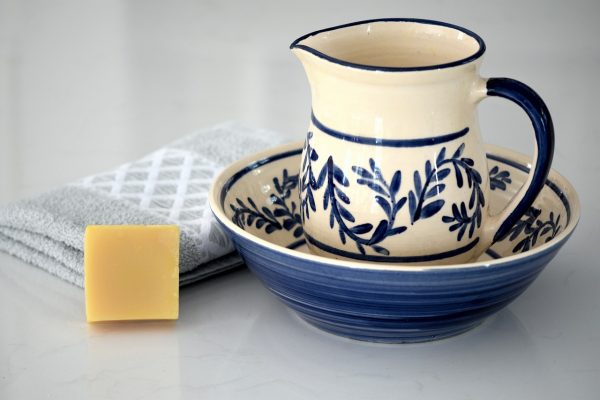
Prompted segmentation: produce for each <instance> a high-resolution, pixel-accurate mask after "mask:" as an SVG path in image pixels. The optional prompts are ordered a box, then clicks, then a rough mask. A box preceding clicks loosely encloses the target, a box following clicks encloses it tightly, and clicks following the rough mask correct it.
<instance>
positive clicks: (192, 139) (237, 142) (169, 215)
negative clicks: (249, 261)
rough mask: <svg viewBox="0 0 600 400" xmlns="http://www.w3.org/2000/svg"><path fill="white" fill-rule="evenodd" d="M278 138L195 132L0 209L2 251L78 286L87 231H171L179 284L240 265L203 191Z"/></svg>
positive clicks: (224, 128) (224, 127)
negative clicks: (177, 241)
mask: <svg viewBox="0 0 600 400" xmlns="http://www.w3.org/2000/svg"><path fill="white" fill-rule="evenodd" d="M279 142H281V138H280V136H279V135H277V134H275V133H273V132H270V131H265V130H256V129H249V128H245V127H243V126H240V125H237V124H233V123H226V124H221V125H218V126H215V127H213V128H210V129H207V130H203V131H200V132H197V133H193V134H191V135H189V136H187V137H184V138H183V139H180V140H178V141H176V142H174V143H171V144H170V145H167V146H166V147H163V148H161V149H159V150H157V151H155V152H153V153H151V154H149V155H148V156H146V157H143V158H142V159H140V160H137V161H134V162H131V163H127V164H124V165H121V166H120V167H118V168H116V169H114V170H112V171H109V172H104V173H100V174H96V175H92V176H89V177H87V178H84V179H81V180H79V181H77V182H74V183H72V184H69V185H66V186H63V187H60V188H58V189H55V190H52V191H50V192H47V193H44V194H42V195H40V196H37V197H34V198H31V199H26V200H20V201H17V202H15V203H13V204H9V205H8V206H6V207H4V208H1V209H0V251H4V252H6V253H9V254H12V255H14V256H16V257H18V258H20V259H22V260H24V261H25V262H27V263H30V264H33V265H35V266H38V267H40V268H42V269H44V270H46V271H48V272H50V273H52V274H54V275H56V276H59V277H60V278H62V279H64V280H66V281H69V282H71V283H73V284H75V285H77V286H80V287H83V236H84V232H85V227H86V226H87V225H119V224H143V225H153V224H177V225H179V227H180V229H181V251H180V285H186V284H188V283H192V282H195V281H198V280H200V279H203V278H206V277H208V276H211V275H214V274H216V273H219V272H223V271H226V270H229V269H232V268H235V267H237V266H240V265H241V264H242V261H241V260H240V258H239V257H238V256H237V254H235V253H234V252H233V246H232V244H231V242H230V241H229V239H228V238H227V236H226V235H225V234H224V233H223V232H222V231H221V229H220V227H219V226H218V224H217V223H216V221H215V220H214V218H213V216H212V213H211V211H210V208H209V205H208V189H209V186H210V183H211V181H212V179H213V178H214V176H215V175H216V173H218V172H219V170H220V169H221V168H223V167H224V166H225V165H227V164H229V163H231V162H233V161H235V160H237V159H239V158H240V157H242V156H244V155H247V154H251V153H253V152H256V151H259V150H262V149H264V148H266V147H268V146H272V145H273V144H276V143H279Z"/></svg>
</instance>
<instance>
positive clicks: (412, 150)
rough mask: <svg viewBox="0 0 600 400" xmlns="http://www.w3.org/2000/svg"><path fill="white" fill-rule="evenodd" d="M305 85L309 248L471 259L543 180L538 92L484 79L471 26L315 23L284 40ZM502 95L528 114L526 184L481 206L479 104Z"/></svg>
mask: <svg viewBox="0 0 600 400" xmlns="http://www.w3.org/2000/svg"><path fill="white" fill-rule="evenodd" d="M290 47H291V49H292V51H293V53H294V54H295V55H296V56H297V57H298V58H299V59H300V61H301V62H302V65H303V66H304V69H305V71H306V75H307V77H308V80H309V83H310V87H311V93H312V113H311V122H310V126H309V129H308V133H307V136H306V141H305V146H304V151H303V155H302V163H301V166H300V167H301V172H300V197H301V198H300V201H301V206H302V213H301V215H302V221H303V227H304V232H305V238H306V241H307V243H308V245H309V248H310V249H311V251H312V252H314V253H316V254H320V255H324V256H328V257H336V258H352V259H359V260H364V261H373V262H391V263H416V264H441V265H442V264H449V263H462V262H467V261H469V260H472V259H474V258H476V257H478V256H479V255H480V254H481V253H483V252H484V251H485V250H486V249H487V248H488V247H489V246H490V245H491V244H492V243H493V242H494V241H496V240H499V239H501V238H503V236H505V235H506V234H507V232H508V231H509V230H510V228H511V227H512V226H513V225H514V223H515V222H517V221H518V220H519V219H520V218H521V216H522V215H523V214H524V212H525V211H526V210H527V209H528V208H529V207H530V206H531V204H532V202H533V201H534V200H535V198H536V196H537V194H538V193H539V191H540V190H541V188H542V187H543V185H544V182H545V179H546V176H547V174H548V171H549V170H550V164H551V161H552V155H553V149H554V134H553V127H552V120H551V118H550V114H549V112H548V109H547V107H546V106H545V104H544V102H543V101H542V99H541V98H540V97H539V96H538V95H537V94H536V93H535V92H534V91H533V90H532V89H530V88H529V87H528V86H526V85H524V84H522V83H520V82H517V81H515V80H512V79H507V78H491V79H485V78H482V77H480V76H479V73H478V71H479V66H480V64H481V60H482V56H483V54H484V52H485V44H484V42H483V40H482V39H481V38H480V37H479V36H478V35H477V34H475V33H473V32H471V31H469V30H467V29H465V28H462V27H459V26H455V25H451V24H448V23H443V22H438V21H429V20H418V19H378V20H369V21H360V22H355V23H351V24H346V25H341V26H337V27H333V28H328V29H323V30H320V31H317V32H313V33H310V34H307V35H304V36H302V37H300V38H299V39H297V40H296V41H294V42H293V43H292V45H291V46H290ZM487 96H499V97H504V98H506V99H509V100H511V101H513V102H515V103H516V104H518V105H519V106H520V107H521V108H522V109H523V110H524V111H525V112H526V113H527V115H528V116H529V118H530V119H531V122H532V123H533V128H534V133H535V140H536V152H535V159H534V160H533V165H532V167H531V172H530V176H529V179H528V181H527V182H526V183H525V184H524V186H523V187H522V188H521V190H520V191H519V192H518V193H517V194H516V195H515V197H514V199H513V200H512V201H511V202H510V204H508V205H507V206H506V208H505V209H504V210H502V211H501V212H500V213H498V214H496V215H490V213H489V211H488V204H489V201H488V198H489V190H490V188H489V176H488V172H487V171H488V169H487V165H486V155H485V151H484V147H483V141H482V138H481V134H480V131H479V126H478V122H477V112H476V106H477V104H478V103H479V102H480V101H481V100H482V99H484V98H486V97H487Z"/></svg>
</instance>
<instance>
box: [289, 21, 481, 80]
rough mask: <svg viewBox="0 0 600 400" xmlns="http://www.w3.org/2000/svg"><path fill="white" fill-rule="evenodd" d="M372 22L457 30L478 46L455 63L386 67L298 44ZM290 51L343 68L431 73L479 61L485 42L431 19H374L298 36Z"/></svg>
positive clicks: (470, 33)
mask: <svg viewBox="0 0 600 400" xmlns="http://www.w3.org/2000/svg"><path fill="white" fill-rule="evenodd" d="M373 22H409V23H418V24H424V25H436V26H442V27H445V28H451V29H455V30H458V31H460V32H462V33H464V34H466V35H468V36H470V37H471V38H473V39H474V40H475V41H476V42H477V44H478V45H479V49H478V50H477V51H476V52H475V53H473V54H471V55H470V56H468V57H464V58H461V59H459V60H455V61H451V62H447V63H440V64H431V65H423V66H414V67H386V66H377V65H369V64H359V63H353V62H350V61H344V60H342V59H339V58H336V57H332V56H330V55H328V54H325V53H323V52H321V51H319V50H317V49H315V48H312V47H310V46H307V45H304V44H299V43H300V42H302V41H303V40H305V39H307V38H309V37H311V36H315V35H318V34H321V33H323V32H330V31H335V30H338V29H343V28H348V27H351V26H357V25H364V24H369V23H373ZM290 49H291V50H293V49H300V50H305V51H307V52H309V53H311V54H313V55H315V56H317V57H319V58H322V59H325V60H327V61H329V62H332V63H335V64H338V65H342V66H345V67H350V68H355V69H360V70H366V71H383V72H415V71H431V70H437V69H445V68H452V67H457V66H460V65H465V64H469V63H470V62H472V61H475V60H477V59H479V58H480V57H481V56H482V55H483V54H484V53H485V50H486V46H485V42H484V41H483V39H482V38H481V36H479V35H478V34H476V33H475V32H473V31H471V30H469V29H467V28H464V27H462V26H460V25H455V24H451V23H448V22H442V21H436V20H432V19H422V18H375V19H366V20H362V21H355V22H350V23H346V24H342V25H336V26H332V27H329V28H324V29H319V30H317V31H314V32H310V33H307V34H305V35H302V36H300V37H299V38H298V39H296V40H294V41H293V42H292V44H290Z"/></svg>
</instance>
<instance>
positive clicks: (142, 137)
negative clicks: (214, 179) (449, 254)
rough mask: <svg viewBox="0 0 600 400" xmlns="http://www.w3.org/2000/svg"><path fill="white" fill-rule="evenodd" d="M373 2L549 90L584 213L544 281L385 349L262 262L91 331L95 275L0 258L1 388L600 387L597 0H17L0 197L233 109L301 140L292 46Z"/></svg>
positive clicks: (203, 391) (494, 391)
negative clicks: (88, 312)
mask: <svg viewBox="0 0 600 400" xmlns="http://www.w3.org/2000/svg"><path fill="white" fill-rule="evenodd" d="M376 17H421V18H430V19H438V20H443V21H447V22H452V23H456V24H459V25H463V26H465V27H467V28H469V29H472V30H474V31H475V32H477V33H479V34H480V35H481V36H483V38H484V40H485V41H486V43H487V46H488V51H487V54H486V56H485V61H484V64H483V68H482V74H483V75H484V76H508V77H512V78H516V79H519V80H522V81H524V82H525V83H527V84H529V85H531V86H532V87H533V88H534V89H536V90H537V91H538V92H539V93H540V95H542V97H543V98H544V99H545V101H546V102H547V104H548V106H549V108H550V111H551V113H552V116H553V118H554V124H555V128H556V153H555V159H554V164H553V165H554V168H556V169H557V170H558V171H560V172H561V173H562V174H564V175H565V176H566V177H567V178H568V179H569V180H570V181H571V182H572V183H573V184H574V186H575V188H576V189H577V190H578V191H579V193H580V196H581V202H582V208H583V212H582V221H581V223H580V225H579V227H578V228H577V231H576V232H575V234H574V235H573V237H572V239H571V241H570V242H569V243H568V244H567V245H566V246H565V247H564V248H563V250H562V251H561V253H560V254H559V255H558V256H557V257H556V259H555V260H554V261H553V262H552V263H551V264H550V265H549V266H548V267H547V269H546V270H545V271H544V272H543V273H542V275H541V276H540V277H539V278H538V280H537V281H536V282H535V283H534V284H533V285H532V287H530V288H529V290H528V291H527V292H526V293H525V294H524V295H523V296H522V297H520V298H519V299H518V300H517V301H516V302H514V303H513V304H511V305H510V306H509V307H508V308H507V309H506V310H504V311H502V312H501V313H500V314H499V315H498V316H497V317H495V318H492V319H491V320H489V321H488V322H486V323H485V324H484V325H483V326H481V327H479V328H477V329H476V330H474V331H472V332H470V333H468V334H465V335H463V336H459V337H457V338H453V339H449V340H445V341H441V342H438V343H430V344H420V345H403V346H385V345H372V344H363V343H359V342H353V341H349V340H345V339H339V338H336V337H333V336H330V335H327V334H323V333H320V332H317V331H316V330H314V329H312V328H309V327H307V326H306V325H305V324H303V323H302V322H300V321H299V320H298V319H297V318H296V317H295V316H293V315H292V314H291V313H289V312H288V311H287V310H286V309H285V308H284V307H283V306H282V305H281V304H280V303H279V302H278V301H277V300H276V299H275V298H274V297H273V296H271V295H269V294H268V293H267V292H266V290H265V289H263V288H262V286H261V285H260V284H259V283H258V281H257V280H256V279H255V278H254V277H253V276H252V275H250V273H248V272H247V271H239V272H235V273H232V274H228V275H226V276H223V277H219V278H216V279H213V280H210V281H208V282H204V283H201V284H198V285H195V286H193V287H191V288H188V289H185V290H184V291H183V292H182V293H181V319H180V320H179V321H178V322H177V323H176V324H158V323H146V324H134V325H104V326H100V327H92V326H88V325H87V324H86V323H85V322H84V319H85V316H84V304H83V292H82V291H81V290H79V289H77V288H75V287H71V286H70V285H68V284H66V283H64V282H62V281H59V280H58V279H56V278H54V277H51V276H49V275H47V274H46V273H43V272H41V271H38V270H37V269H34V268H32V267H29V266H26V265H25V264H23V263H21V262H19V261H16V260H14V259H12V258H10V257H8V256H6V255H0V399H13V398H15V399H23V398H36V399H37V398H46V397H48V398H59V399H67V398H76V399H80V398H98V399H107V398H128V399H133V398H137V397H139V398H145V399H148V398H169V399H176V398H180V397H181V398H200V397H201V398H204V399H206V398H228V397H230V398H259V397H262V398H273V399H284V398H285V399H294V398H328V399H331V398H340V399H342V398H343V399H352V398H365V399H371V398H378V399H386V398H411V399H412V398H431V399H434V398H437V399H439V398H444V399H471V398H472V399H482V398H487V399H491V398H498V399H504V398H507V399H509V398H510V399H515V398H523V399H533V398H545V399H567V398H568V399H594V398H598V396H599V395H598V393H600V370H599V367H600V295H599V290H598V286H599V283H600V266H599V265H598V264H599V261H598V256H597V255H596V254H595V252H594V250H595V249H597V247H598V246H597V243H598V237H599V234H600V227H599V226H600V224H599V223H600V218H599V216H600V207H599V206H598V204H599V203H598V201H597V197H598V195H600V193H599V191H598V185H599V183H600V182H599V177H598V175H599V172H600V160H599V157H598V148H599V147H600V140H599V135H600V128H599V124H598V114H599V111H598V100H597V96H598V93H599V92H600V78H599V73H600V45H599V44H598V42H599V40H600V39H599V38H600V24H599V23H598V19H599V17H600V2H598V1H569V2H558V1H556V2H555V1H552V2H551V1H530V2H526V1H524V0H514V1H502V2H485V1H472V2H468V1H445V0H444V1H442V0H437V1H428V2H425V1H410V2H408V1H400V0H394V1H368V2H367V1H364V0H363V1H341V0H339V1H334V2H325V1H313V0H310V1H272V2H268V1H254V2H252V1H246V2H242V1H240V2H225V1H162V2H161V1H116V0H106V1H81V0H55V1H43V0H35V1H32V0H23V1H12V0H0V205H1V204H5V203H6V202H8V201H11V200H15V199H18V198H21V197H25V196H29V195H33V194H35V193H40V192H42V191H44V190H47V189H50V188H52V187H55V186H59V185H61V184H63V183H65V182H68V181H71V180H73V179H76V178H79V177H81V176H84V175H88V174H91V173H94V172H98V171H101V170H105V169H110V168H112V167H114V166H116V165H118V164H120V163H122V162H125V161H129V160H131V159H134V158H137V157H139V156H142V155H144V154H146V153H148V152H149V151H151V150H153V149H155V148H157V147H160V146H161V145H163V144H165V143H167V142H169V141H171V140H173V139H176V138H178V137H180V136H182V135H184V134H186V133H189V132H191V131H193V130H195V129H197V128H202V127H206V126H207V125H212V124H215V123H218V122H222V121H224V120H237V121H239V122H242V123H244V124H246V125H250V126H257V127H266V128H270V129H273V130H277V131H279V132H281V134H282V135H285V137H286V138H289V139H290V140H301V139H303V135H304V133H305V129H306V127H307V126H308V116H309V112H310V111H309V110H310V98H309V95H310V94H309V89H308V84H307V82H306V79H305V77H304V73H303V71H302V68H301V66H300V64H299V62H298V61H297V60H295V59H294V57H293V56H292V54H291V53H290V52H289V50H288V46H289V44H290V42H291V41H292V40H293V39H295V38H296V37H298V36H300V35H301V34H304V33H307V32H309V31H313V30H316V29H319V28H324V27H328V26H332V25H336V24H340V23H345V22H351V21H354V20H360V19H367V18H376ZM480 120H481V125H482V131H483V133H484V137H485V139H486V140H487V141H489V142H492V143H495V144H500V145H504V146H508V147H511V148H514V149H518V150H520V151H522V152H526V153H528V154H529V153H531V151H532V138H533V135H532V133H531V127H530V124H529V122H528V120H527V118H526V117H525V115H524V114H523V113H522V112H521V111H520V110H519V109H517V107H516V106H514V105H512V104H510V103H508V102H506V101H503V100H501V99H491V100H486V101H484V102H483V103H482V104H481V106H480Z"/></svg>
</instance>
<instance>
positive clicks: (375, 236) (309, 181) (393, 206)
mask: <svg viewBox="0 0 600 400" xmlns="http://www.w3.org/2000/svg"><path fill="white" fill-rule="evenodd" d="M312 136H313V135H312V132H308V135H307V139H306V143H305V146H304V159H303V160H302V166H301V169H302V180H301V184H300V190H301V192H302V193H303V195H304V196H303V199H302V203H301V211H302V219H303V220H304V219H309V218H310V212H311V210H312V211H316V209H317V207H316V202H315V198H314V191H315V190H318V189H321V188H322V187H325V191H324V193H323V209H324V210H328V209H329V210H330V213H329V226H330V227H331V228H334V227H335V225H336V224H337V226H338V234H339V237H340V241H341V242H342V243H343V244H346V242H347V239H348V238H350V239H351V240H352V241H353V242H354V243H355V244H356V247H357V249H358V251H359V252H360V253H361V254H366V251H365V247H369V248H371V249H373V250H374V251H375V252H377V253H379V254H383V255H389V251H388V250H387V249H386V248H384V247H382V246H380V245H379V243H380V242H382V241H383V240H384V239H385V238H387V237H389V236H392V235H398V234H400V233H402V232H404V231H405V230H406V227H405V226H398V227H394V222H395V219H396V215H397V213H398V211H399V210H400V209H401V208H402V206H403V205H404V203H406V198H405V197H403V198H401V199H398V200H397V199H396V197H397V194H398V191H399V190H400V184H401V180H402V177H401V173H400V171H396V172H395V173H394V175H393V177H392V180H391V183H390V184H388V183H387V181H386V180H385V178H384V177H383V175H382V173H381V169H380V168H379V167H378V166H377V165H376V164H375V161H374V160H373V159H370V160H369V168H370V171H369V170H367V169H365V168H362V167H358V166H354V167H352V170H353V171H354V172H355V173H356V174H357V175H358V179H357V181H356V182H357V183H358V184H359V185H365V186H367V187H369V188H370V189H371V190H373V191H375V192H376V193H377V195H376V196H375V201H376V202H377V204H379V206H380V207H381V208H382V209H383V211H384V212H385V214H386V217H387V219H382V220H381V221H380V222H379V223H378V225H377V227H375V229H373V228H374V227H373V225H372V224H370V223H364V224H359V225H355V226H351V224H353V223H355V222H356V218H355V217H354V215H352V213H351V212H350V211H349V210H348V209H347V208H346V207H345V206H347V205H349V204H350V202H351V200H350V198H349V197H348V196H347V195H346V193H345V192H344V188H346V187H348V186H350V182H349V181H348V178H347V177H346V175H345V174H344V172H343V171H342V169H341V168H340V167H339V166H337V165H336V164H335V162H334V161H333V157H331V156H329V158H328V159H327V161H326V163H325V165H323V167H322V168H321V171H319V174H318V176H317V175H316V174H315V171H314V170H313V165H312V162H313V161H317V160H318V159H319V155H318V153H317V151H316V150H315V149H314V148H313V147H312V146H311V145H310V139H311V138H312ZM370 232H372V233H371V235H370V237H361V236H360V235H365V234H368V233H370Z"/></svg>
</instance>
